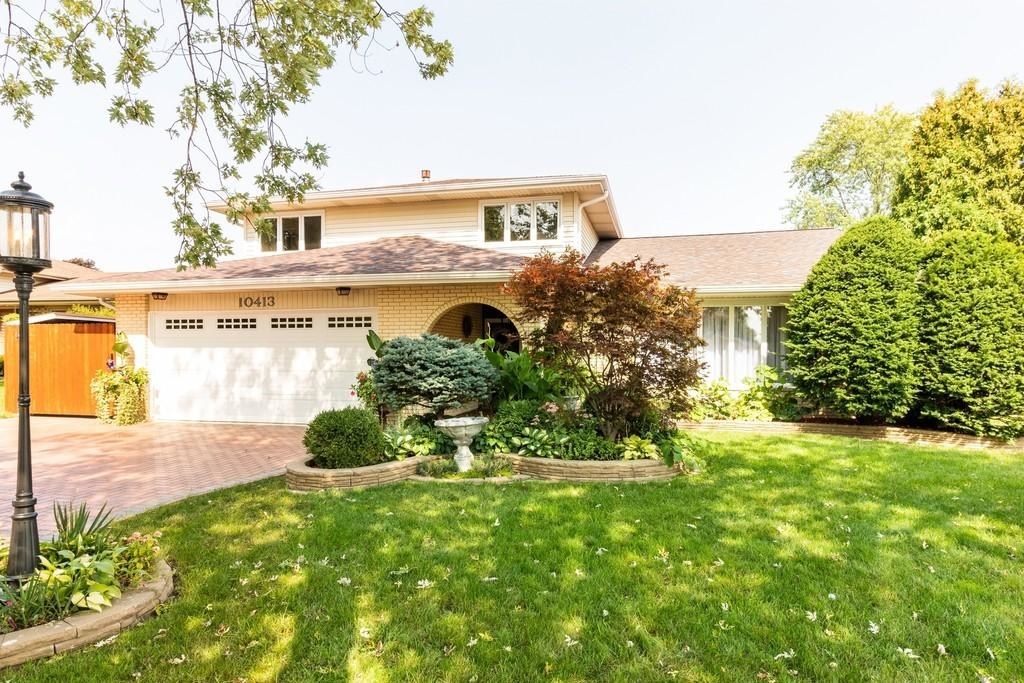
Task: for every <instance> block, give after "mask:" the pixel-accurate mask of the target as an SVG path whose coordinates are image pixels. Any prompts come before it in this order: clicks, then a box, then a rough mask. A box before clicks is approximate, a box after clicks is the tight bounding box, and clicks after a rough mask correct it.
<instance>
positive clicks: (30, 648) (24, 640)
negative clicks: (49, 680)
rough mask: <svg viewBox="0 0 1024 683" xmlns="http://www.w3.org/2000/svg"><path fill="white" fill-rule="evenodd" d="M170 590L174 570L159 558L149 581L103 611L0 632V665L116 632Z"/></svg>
mask: <svg viewBox="0 0 1024 683" xmlns="http://www.w3.org/2000/svg"><path fill="white" fill-rule="evenodd" d="M173 590H174V572H173V570H172V569H171V567H170V566H169V565H168V564H167V563H166V562H164V561H163V560H160V561H159V562H158V563H157V567H156V576H154V577H153V579H152V580H151V581H148V582H146V583H144V584H142V585H141V586H139V587H138V588H133V589H131V590H128V591H125V592H124V595H122V596H121V597H120V598H118V599H116V600H114V601H113V604H112V605H111V606H110V607H108V608H106V609H105V610H103V611H102V612H93V611H91V610H87V611H83V612H76V613H75V614H72V615H70V616H68V617H65V618H64V619H62V620H60V621H51V622H50V623H48V624H43V625H41V626H33V627H32V628H25V629H21V630H20V631H14V632H12V633H5V634H3V635H0V669H4V668H6V667H9V666H15V665H17V664H24V663H25V662H30V661H32V660H33V659H42V658H43V657H49V656H51V655H54V654H57V653H60V652H67V651H68V650H75V649H77V648H80V647H84V646H86V645H91V644H92V643H95V642H98V641H100V640H103V639H104V638H109V637H111V636H116V635H117V634H118V633H120V632H121V631H123V630H125V629H126V628H129V627H131V626H134V625H135V624H136V623H137V622H139V621H141V620H143V619H145V618H146V617H148V616H149V615H150V614H152V613H153V612H154V611H155V610H156V607H157V605H159V604H160V603H162V602H164V601H165V600H167V598H169V597H170V596H171V592H172V591H173Z"/></svg>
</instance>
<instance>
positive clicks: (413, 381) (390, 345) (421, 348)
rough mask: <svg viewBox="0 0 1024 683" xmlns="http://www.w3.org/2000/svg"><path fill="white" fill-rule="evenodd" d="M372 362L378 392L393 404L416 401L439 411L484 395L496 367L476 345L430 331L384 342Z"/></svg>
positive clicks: (487, 395) (490, 388)
mask: <svg viewBox="0 0 1024 683" xmlns="http://www.w3.org/2000/svg"><path fill="white" fill-rule="evenodd" d="M379 356H380V357H379V358H378V360H377V364H376V365H375V366H374V368H373V384H374V387H375V388H376V390H377V395H378V398H379V399H380V400H381V402H382V403H384V405H386V406H388V407H389V408H391V409H393V410H400V409H402V408H404V407H406V406H410V405H418V406H422V407H424V408H426V409H427V410H429V411H431V412H432V413H436V414H437V415H441V414H443V413H444V411H445V410H446V409H448V408H454V407H456V406H458V405H461V404H463V403H469V402H471V401H480V402H484V401H487V400H488V399H489V398H490V397H491V394H493V393H494V389H495V387H496V386H497V383H498V371H497V370H496V369H495V368H494V367H493V366H492V365H491V364H490V363H489V362H488V361H487V359H486V358H485V357H484V354H483V351H482V350H481V349H479V348H478V347H475V346H472V345H469V344H463V343H462V342H460V341H456V340H454V339H448V338H446V337H440V336H438V335H436V334H423V335H420V336H419V337H396V338H395V339H391V340H389V341H387V342H385V343H384V345H383V346H382V347H381V349H380V353H379Z"/></svg>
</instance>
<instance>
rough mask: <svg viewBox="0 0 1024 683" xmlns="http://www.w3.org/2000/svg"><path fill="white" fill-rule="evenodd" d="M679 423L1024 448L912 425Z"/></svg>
mask: <svg viewBox="0 0 1024 683" xmlns="http://www.w3.org/2000/svg"><path fill="white" fill-rule="evenodd" d="M676 425H677V426H678V427H679V428H680V429H692V430H695V431H708V432H746V433H757V434H823V435H826V436H849V437H854V438H857V439H872V440H875V441H889V442H892V443H901V444H907V445H913V446H943V447H946V448H967V449H994V450H1003V451H1017V452H1020V451H1024V439H1016V440H1014V441H1011V442H1006V441H1000V440H999V439H994V438H992V437H987V436H971V435H970V434H956V433H953V432H940V431H933V430H930V429H911V428H909V427H885V426H868V425H850V424H830V423H828V422H754V421H744V420H706V421H704V422H687V421H679V422H677V423H676Z"/></svg>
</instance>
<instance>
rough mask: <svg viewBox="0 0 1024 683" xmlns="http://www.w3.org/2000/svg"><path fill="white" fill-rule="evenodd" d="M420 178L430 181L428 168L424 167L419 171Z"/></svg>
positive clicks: (426, 181)
mask: <svg viewBox="0 0 1024 683" xmlns="http://www.w3.org/2000/svg"><path fill="white" fill-rule="evenodd" d="M420 180H422V181H423V182H425V183H429V182H430V169H429V168H425V169H423V170H422V171H420Z"/></svg>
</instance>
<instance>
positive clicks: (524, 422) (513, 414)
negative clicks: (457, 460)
mask: <svg viewBox="0 0 1024 683" xmlns="http://www.w3.org/2000/svg"><path fill="white" fill-rule="evenodd" d="M540 414H541V403H540V402H539V401H536V400H521V401H503V402H501V403H500V404H499V405H498V410H497V412H495V414H494V416H493V417H492V418H491V419H490V421H489V422H488V423H487V425H486V426H485V427H484V428H483V430H482V431H481V432H480V433H479V434H477V436H476V437H475V438H474V439H473V443H472V444H471V446H470V448H471V449H472V450H473V452H474V453H511V452H512V451H513V450H514V444H513V443H512V440H513V439H514V438H516V437H519V436H522V434H523V429H525V428H526V427H529V426H536V425H537V424H538V423H539V422H540Z"/></svg>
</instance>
